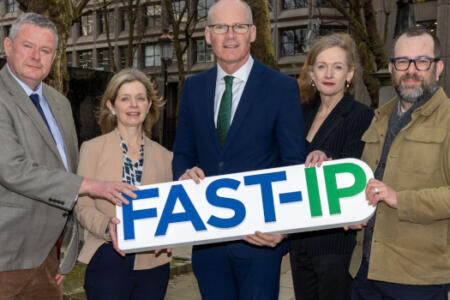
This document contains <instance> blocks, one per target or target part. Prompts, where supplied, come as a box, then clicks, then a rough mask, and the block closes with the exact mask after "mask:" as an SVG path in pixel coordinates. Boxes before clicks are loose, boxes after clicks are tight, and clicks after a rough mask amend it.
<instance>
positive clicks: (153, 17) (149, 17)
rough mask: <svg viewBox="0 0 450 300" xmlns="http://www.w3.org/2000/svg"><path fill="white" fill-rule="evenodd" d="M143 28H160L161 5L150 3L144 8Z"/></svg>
mask: <svg viewBox="0 0 450 300" xmlns="http://www.w3.org/2000/svg"><path fill="white" fill-rule="evenodd" d="M144 26H145V28H148V27H150V28H152V27H158V26H161V4H158V3H152V4H149V5H147V6H146V7H145V9H144Z"/></svg>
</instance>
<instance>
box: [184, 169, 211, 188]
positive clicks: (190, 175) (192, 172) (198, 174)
mask: <svg viewBox="0 0 450 300" xmlns="http://www.w3.org/2000/svg"><path fill="white" fill-rule="evenodd" d="M204 178H205V173H204V172H203V170H202V169H200V168H199V167H193V168H192V169H187V170H186V171H185V172H184V174H183V175H181V178H180V179H181V180H186V179H192V180H194V181H195V183H197V184H199V183H200V180H201V179H204Z"/></svg>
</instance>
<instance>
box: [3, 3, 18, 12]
mask: <svg viewBox="0 0 450 300" xmlns="http://www.w3.org/2000/svg"><path fill="white" fill-rule="evenodd" d="M17 8H18V7H17V2H16V0H5V11H6V12H7V13H11V12H15V11H17Z"/></svg>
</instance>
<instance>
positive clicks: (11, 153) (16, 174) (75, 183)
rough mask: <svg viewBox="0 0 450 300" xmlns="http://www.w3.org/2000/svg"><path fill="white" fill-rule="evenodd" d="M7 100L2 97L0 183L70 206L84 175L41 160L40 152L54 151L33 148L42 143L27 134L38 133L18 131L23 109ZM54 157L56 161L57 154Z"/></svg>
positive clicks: (38, 199) (0, 108)
mask: <svg viewBox="0 0 450 300" xmlns="http://www.w3.org/2000/svg"><path fill="white" fill-rule="evenodd" d="M4 101H5V99H2V100H1V101H0V145H1V147H2V149H1V159H0V185H2V187H3V188H5V189H7V190H8V191H10V192H13V193H16V194H19V195H21V196H24V197H26V198H29V199H32V200H37V201H41V202H44V203H46V204H49V205H52V206H57V207H59V208H61V209H64V210H71V209H72V208H73V206H74V204H75V199H76V197H77V194H78V190H79V188H80V186H81V182H82V180H83V178H82V177H80V176H78V175H75V174H73V173H70V172H66V171H65V170H64V169H63V168H49V167H48V166H46V165H45V164H43V163H41V162H40V161H39V159H40V158H41V155H44V156H45V155H46V157H47V158H45V159H53V158H51V155H53V154H52V153H48V154H47V153H45V152H43V151H46V150H47V149H33V148H32V147H33V146H34V147H39V146H36V145H34V144H33V143H32V138H27V136H26V135H27V134H28V135H34V134H36V135H38V134H39V133H37V131H36V130H35V129H34V128H30V129H29V131H28V132H27V133H26V134H25V136H24V135H19V134H18V131H19V130H23V128H22V127H23V123H22V121H21V119H20V118H22V117H23V116H22V115H21V112H20V111H19V112H17V111H12V110H10V106H9V105H5V103H4ZM8 101H13V99H9V100H8ZM70 117H71V116H70ZM36 138H37V137H36ZM27 147H29V148H27ZM75 147H76V146H75ZM47 151H51V150H50V149H48V150H47ZM45 159H41V160H42V161H45ZM54 159H55V161H56V160H57V159H58V158H56V157H55V158H54Z"/></svg>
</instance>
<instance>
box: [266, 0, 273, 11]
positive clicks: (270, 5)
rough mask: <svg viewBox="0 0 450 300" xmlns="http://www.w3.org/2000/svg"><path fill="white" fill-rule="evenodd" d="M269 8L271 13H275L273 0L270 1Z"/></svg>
mask: <svg viewBox="0 0 450 300" xmlns="http://www.w3.org/2000/svg"><path fill="white" fill-rule="evenodd" d="M267 6H268V7H269V11H273V0H268V1H267Z"/></svg>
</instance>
